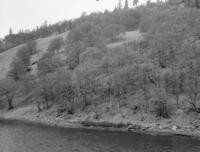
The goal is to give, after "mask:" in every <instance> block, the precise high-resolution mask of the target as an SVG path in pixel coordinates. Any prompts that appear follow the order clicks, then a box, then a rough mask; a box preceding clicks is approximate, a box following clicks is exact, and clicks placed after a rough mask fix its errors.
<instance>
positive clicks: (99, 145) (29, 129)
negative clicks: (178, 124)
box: [0, 121, 200, 152]
mask: <svg viewBox="0 0 200 152" xmlns="http://www.w3.org/2000/svg"><path fill="white" fill-rule="evenodd" d="M0 152H200V141H199V140H197V139H193V138H189V137H177V136H152V135H145V134H139V133H130V132H109V131H95V130H84V129H62V128H53V127H46V126H41V125H32V124H26V123H19V122H16V121H9V122H7V121H6V122H5V121H0Z"/></svg>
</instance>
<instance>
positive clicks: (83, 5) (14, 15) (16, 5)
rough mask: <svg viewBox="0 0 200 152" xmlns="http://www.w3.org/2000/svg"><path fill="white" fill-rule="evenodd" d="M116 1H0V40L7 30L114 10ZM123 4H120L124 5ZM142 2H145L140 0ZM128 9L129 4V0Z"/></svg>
mask: <svg viewBox="0 0 200 152" xmlns="http://www.w3.org/2000/svg"><path fill="white" fill-rule="evenodd" d="M118 1H119V0H99V1H96V0H0V38H3V37H4V36H5V35H6V34H8V31H9V29H10V28H12V31H13V33H16V32H18V31H19V30H21V29H23V30H26V29H29V30H31V29H33V28H35V27H36V26H40V25H41V24H42V23H44V21H47V23H48V24H52V23H56V22H59V21H62V20H67V19H74V18H77V17H79V16H80V15H81V14H82V13H83V12H86V13H87V14H89V13H91V12H99V11H104V10H113V9H114V8H115V6H116V5H117V3H118ZM124 1H125V0H122V3H124ZM140 1H141V2H145V1H146V0H140ZM130 5H131V0H130Z"/></svg>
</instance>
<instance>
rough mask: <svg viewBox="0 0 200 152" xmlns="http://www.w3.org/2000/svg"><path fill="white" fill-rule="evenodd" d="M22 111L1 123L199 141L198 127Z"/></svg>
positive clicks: (15, 112)
mask: <svg viewBox="0 0 200 152" xmlns="http://www.w3.org/2000/svg"><path fill="white" fill-rule="evenodd" d="M22 111H23V110H22V109H17V110H13V111H10V112H5V113H3V114H1V115H2V116H1V118H0V119H1V121H2V120H3V121H18V122H23V123H30V124H40V125H46V126H51V127H61V128H77V129H79V128H80V129H93V130H109V131H127V132H137V133H145V134H152V135H175V136H188V137H195V138H198V139H200V126H198V125H197V126H178V125H172V124H167V123H162V124H161V123H144V122H142V121H141V122H138V121H137V122H134V121H127V120H124V121H121V122H112V121H107V120H103V119H99V120H96V119H82V118H72V119H65V118H62V117H56V116H51V115H46V114H36V113H31V112H27V111H29V110H28V109H26V112H24V111H23V112H22Z"/></svg>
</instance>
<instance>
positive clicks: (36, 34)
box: [0, 0, 140, 52]
mask: <svg viewBox="0 0 200 152" xmlns="http://www.w3.org/2000/svg"><path fill="white" fill-rule="evenodd" d="M137 3H138V1H137V0H136V1H134V5H137ZM118 5H119V6H117V7H116V9H115V11H114V12H109V11H105V12H104V13H92V14H91V15H89V16H86V14H85V13H83V14H82V17H81V18H79V19H75V20H66V21H62V22H59V23H56V24H52V25H48V24H47V22H45V23H44V24H43V25H42V26H40V27H37V28H36V29H34V30H32V31H29V30H25V31H23V30H21V31H19V32H18V33H16V34H14V33H13V32H12V29H10V31H9V34H8V35H6V36H5V38H4V39H2V40H0V52H3V51H6V50H7V49H9V48H12V47H15V46H17V45H19V44H22V43H26V42H27V41H29V40H36V39H38V38H43V37H47V36H50V35H52V34H60V33H63V32H65V31H68V30H71V29H73V28H74V27H75V26H77V25H79V24H80V23H81V22H83V21H84V20H91V21H94V23H95V24H97V23H98V22H104V23H108V22H109V23H112V24H121V25H125V30H133V29H134V28H136V27H137V26H138V25H137V24H138V19H139V16H140V15H139V12H135V10H133V9H128V8H129V5H128V1H126V2H125V6H122V4H121V1H119V4H118ZM122 11H123V12H122ZM133 18H134V20H132V19H133ZM95 20H96V21H95Z"/></svg>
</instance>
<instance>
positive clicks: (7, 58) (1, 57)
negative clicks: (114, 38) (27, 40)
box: [0, 31, 142, 79]
mask: <svg viewBox="0 0 200 152" xmlns="http://www.w3.org/2000/svg"><path fill="white" fill-rule="evenodd" d="M67 34H68V32H65V33H62V34H58V35H52V36H49V37H46V38H40V39H38V40H36V42H37V50H38V53H37V54H35V55H33V56H32V58H31V62H32V63H33V62H36V61H38V60H39V59H40V58H41V57H42V56H43V54H44V53H45V52H46V50H47V48H48V45H49V44H50V42H51V41H52V40H53V39H54V38H57V37H63V38H66V36H67ZM141 39H142V34H141V33H140V31H129V32H126V33H125V35H124V37H123V40H121V41H119V42H115V43H111V44H108V47H109V48H113V47H116V46H120V45H122V44H123V43H127V42H130V41H137V40H141ZM23 45H24V44H21V45H19V46H17V47H14V48H12V49H9V50H7V51H5V52H3V53H0V79H3V78H5V76H6V74H7V72H8V71H9V68H10V64H11V63H12V61H13V60H14V58H15V56H16V53H17V50H18V49H19V48H20V47H22V46H23Z"/></svg>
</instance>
